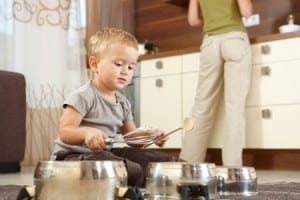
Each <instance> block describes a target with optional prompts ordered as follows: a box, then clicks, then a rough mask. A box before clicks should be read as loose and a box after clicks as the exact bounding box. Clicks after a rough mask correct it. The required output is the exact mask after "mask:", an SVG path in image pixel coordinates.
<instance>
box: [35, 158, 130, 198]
mask: <svg viewBox="0 0 300 200" xmlns="http://www.w3.org/2000/svg"><path fill="white" fill-rule="evenodd" d="M34 184H35V185H36V199H39V200H48V199H49V200H50V199H51V200H53V199H72V200H81V199H82V200H83V199H93V200H97V199H101V200H102V199H103V200H106V199H109V200H111V199H114V198H115V195H116V188H117V187H119V186H120V187H125V186H126V185H127V171H126V168H125V165H124V163H123V162H121V161H42V162H39V163H38V164H37V166H36V168H35V172H34Z"/></svg>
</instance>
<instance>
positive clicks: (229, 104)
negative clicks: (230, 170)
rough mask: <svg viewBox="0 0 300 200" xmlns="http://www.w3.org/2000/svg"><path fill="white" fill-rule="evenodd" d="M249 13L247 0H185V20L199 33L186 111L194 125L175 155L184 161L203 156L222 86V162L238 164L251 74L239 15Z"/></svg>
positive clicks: (249, 60)
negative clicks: (191, 100) (198, 52)
mask: <svg viewBox="0 0 300 200" xmlns="http://www.w3.org/2000/svg"><path fill="white" fill-rule="evenodd" d="M251 14H252V2H251V0H190V3H189V11H188V22H189V24H190V25H191V26H202V27H203V35H204V37H203V42H202V45H201V58H200V59H201V67H200V72H199V78H198V87H197V94H196V97H195V103H194V105H193V109H192V111H191V114H190V115H191V117H192V118H194V121H195V126H194V128H193V129H192V130H191V131H188V132H187V133H186V134H185V137H184V140H183V146H182V150H181V153H180V157H181V158H182V159H184V160H187V161H191V162H203V161H204V160H205V155H206V149H207V145H208V141H209V136H210V134H211V132H212V129H213V125H214V121H215V119H216V108H217V105H218V103H219V100H220V99H222V98H221V94H223V92H222V90H224V100H225V119H226V130H224V134H225V135H223V138H224V139H223V148H222V160H223V165H231V166H232V165H234V166H241V165H242V149H243V147H244V138H245V104H246V98H247V95H248V91H249V86H250V78H251V47H250V43H249V38H248V35H247V31H246V28H245V27H244V25H243V22H242V17H246V18H247V17H249V16H250V15H251Z"/></svg>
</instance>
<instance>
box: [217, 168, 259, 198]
mask: <svg viewBox="0 0 300 200" xmlns="http://www.w3.org/2000/svg"><path fill="white" fill-rule="evenodd" d="M216 171H217V177H218V186H217V191H218V194H219V195H221V196H228V195H243V196H252V195H255V194H257V176H256V172H255V169H254V168H253V167H227V166H218V167H217V168H216Z"/></svg>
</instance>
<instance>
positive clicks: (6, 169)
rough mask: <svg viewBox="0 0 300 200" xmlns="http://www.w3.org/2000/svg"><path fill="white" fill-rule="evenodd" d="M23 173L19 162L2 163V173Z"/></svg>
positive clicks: (0, 167) (0, 168) (0, 170)
mask: <svg viewBox="0 0 300 200" xmlns="http://www.w3.org/2000/svg"><path fill="white" fill-rule="evenodd" d="M20 171H21V166H20V163H19V162H5V163H3V162H0V173H16V172H20Z"/></svg>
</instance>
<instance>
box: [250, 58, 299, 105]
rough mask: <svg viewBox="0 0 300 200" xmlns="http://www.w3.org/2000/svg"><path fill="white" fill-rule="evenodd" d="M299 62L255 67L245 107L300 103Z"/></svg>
mask: <svg viewBox="0 0 300 200" xmlns="http://www.w3.org/2000/svg"><path fill="white" fill-rule="evenodd" d="M299 77H300V60H292V61H286V62H276V63H270V64H266V65H255V66H253V70H252V83H251V88H250V93H249V96H248V99H247V105H252V106H253V105H271V104H291V103H300V79H299Z"/></svg>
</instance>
